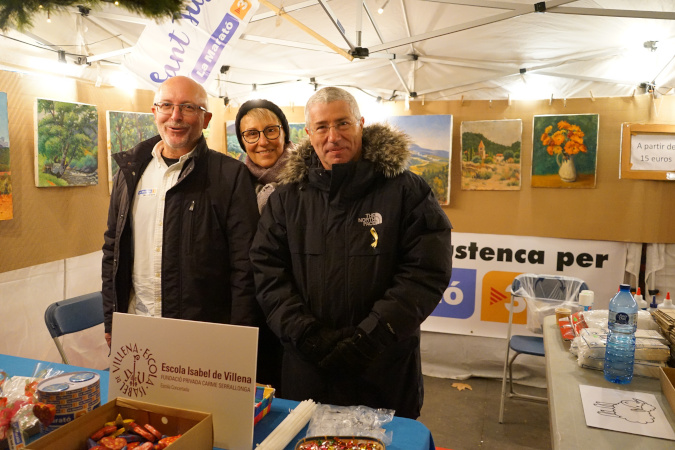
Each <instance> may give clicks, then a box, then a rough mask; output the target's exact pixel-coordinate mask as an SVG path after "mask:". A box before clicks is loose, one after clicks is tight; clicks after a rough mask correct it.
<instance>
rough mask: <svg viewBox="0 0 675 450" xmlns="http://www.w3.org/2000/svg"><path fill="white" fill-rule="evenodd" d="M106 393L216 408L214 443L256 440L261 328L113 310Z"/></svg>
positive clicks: (243, 445) (236, 448) (239, 445)
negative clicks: (255, 419) (259, 337)
mask: <svg viewBox="0 0 675 450" xmlns="http://www.w3.org/2000/svg"><path fill="white" fill-rule="evenodd" d="M113 330H115V332H114V333H113V335H112V344H111V346H110V349H111V350H110V380H109V384H108V399H109V400H112V399H114V398H115V397H129V398H132V399H134V400H140V401H144V402H148V403H155V404H158V405H165V406H171V407H174V408H183V409H190V410H193V411H201V412H207V413H211V414H213V440H214V443H215V444H216V446H217V447H220V448H227V449H230V450H250V449H251V447H252V446H253V419H254V413H255V374H256V359H257V354H258V350H257V349H258V329H257V328H253V327H243V326H235V325H223V324H219V323H207V322H196V321H191V320H179V319H165V318H162V317H145V316H137V315H134V314H122V313H114V314H113Z"/></svg>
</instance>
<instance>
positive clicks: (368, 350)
mask: <svg viewBox="0 0 675 450" xmlns="http://www.w3.org/2000/svg"><path fill="white" fill-rule="evenodd" d="M387 333H388V332H387ZM389 334H390V335H391V339H387V341H388V342H387V343H386V344H388V343H390V342H393V340H394V335H393V334H391V333H389ZM386 344H385V342H382V341H381V340H378V339H374V338H373V337H372V336H369V335H368V334H366V332H365V331H363V330H362V329H360V328H357V329H356V332H355V333H354V335H353V336H351V337H349V338H347V339H343V340H341V341H340V342H338V343H337V346H336V347H335V350H333V351H332V352H330V353H329V354H328V356H326V357H325V358H323V359H322V360H321V361H320V362H319V367H321V368H322V369H325V370H330V371H336V370H341V371H346V372H349V373H358V372H361V371H363V369H365V368H366V367H368V366H369V365H370V364H371V363H372V362H373V361H375V359H376V358H377V357H378V356H379V355H380V353H382V352H383V351H384V349H385V347H386Z"/></svg>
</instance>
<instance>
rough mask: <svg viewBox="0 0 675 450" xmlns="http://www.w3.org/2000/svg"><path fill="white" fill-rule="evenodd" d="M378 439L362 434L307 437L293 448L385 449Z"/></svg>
mask: <svg viewBox="0 0 675 450" xmlns="http://www.w3.org/2000/svg"><path fill="white" fill-rule="evenodd" d="M385 448H386V447H385V445H384V444H383V443H382V441H380V440H379V439H375V438H369V437H363V436H358V437H356V436H353V437H349V436H322V437H308V438H304V439H302V440H300V441H299V442H298V443H297V444H296V445H295V450H385Z"/></svg>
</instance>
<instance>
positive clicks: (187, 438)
mask: <svg viewBox="0 0 675 450" xmlns="http://www.w3.org/2000/svg"><path fill="white" fill-rule="evenodd" d="M117 414H121V415H122V417H123V418H125V419H134V421H135V422H136V423H138V424H139V425H141V426H143V425H144V424H146V423H148V424H150V425H152V426H153V427H155V428H156V429H157V430H159V431H160V432H161V433H163V434H167V435H169V436H175V435H178V434H181V435H182V436H181V437H180V439H178V440H176V441H175V442H174V443H173V444H171V450H212V449H213V417H212V416H211V414H210V413H204V412H198V411H189V410H185V409H179V408H171V407H168V406H161V405H155V404H152V403H145V402H139V401H137V400H132V399H128V398H121V397H117V398H116V399H115V400H112V401H110V402H108V403H106V404H105V405H103V406H100V407H98V408H96V409H94V410H93V411H90V412H88V413H87V414H85V415H83V416H82V417H79V418H77V419H75V420H73V421H72V422H70V423H68V424H67V425H64V426H62V427H60V428H58V429H56V430H55V431H52V432H51V433H49V434H47V435H45V436H44V437H42V438H40V439H38V440H36V441H35V442H33V443H31V444H30V445H28V446H26V449H36V450H37V449H59V450H70V449H72V450H82V449H85V448H87V445H86V442H87V438H89V436H91V435H92V434H94V433H95V432H96V431H98V430H99V429H101V428H102V427H103V425H104V424H105V422H111V421H114V420H115V418H116V417H117Z"/></svg>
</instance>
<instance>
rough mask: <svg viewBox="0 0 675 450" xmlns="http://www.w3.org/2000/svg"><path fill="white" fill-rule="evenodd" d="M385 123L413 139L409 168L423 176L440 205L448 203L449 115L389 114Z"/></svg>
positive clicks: (450, 143)
mask: <svg viewBox="0 0 675 450" xmlns="http://www.w3.org/2000/svg"><path fill="white" fill-rule="evenodd" d="M387 122H389V124H390V125H393V126H395V127H396V128H398V129H400V130H401V131H404V132H405V133H406V134H407V135H408V136H410V138H411V140H412V144H411V145H410V150H411V151H412V157H411V158H410V164H409V167H408V168H409V169H410V171H412V172H413V173H416V174H417V175H420V176H421V177H422V178H424V180H425V181H426V182H427V183H428V184H429V186H430V187H431V190H432V191H433V193H434V195H435V196H436V198H437V199H438V202H439V203H440V204H441V205H449V204H450V151H451V148H452V116H451V115H428V116H391V117H389V118H388V119H387Z"/></svg>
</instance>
